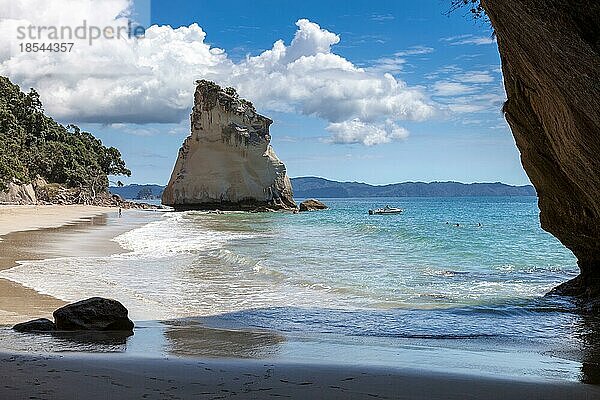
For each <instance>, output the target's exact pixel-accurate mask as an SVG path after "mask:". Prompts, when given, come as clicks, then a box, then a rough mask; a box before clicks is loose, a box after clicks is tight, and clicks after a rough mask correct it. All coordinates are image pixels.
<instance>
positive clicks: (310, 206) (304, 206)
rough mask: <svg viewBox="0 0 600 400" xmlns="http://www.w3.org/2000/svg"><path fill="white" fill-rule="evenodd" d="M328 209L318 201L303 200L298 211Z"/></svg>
mask: <svg viewBox="0 0 600 400" xmlns="http://www.w3.org/2000/svg"><path fill="white" fill-rule="evenodd" d="M327 208H328V207H327V206H326V205H325V204H324V203H322V202H320V201H319V200H315V199H308V200H304V201H303V202H302V203H300V207H299V209H300V211H316V210H326V209H327Z"/></svg>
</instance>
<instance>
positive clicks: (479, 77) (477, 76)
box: [454, 71, 494, 83]
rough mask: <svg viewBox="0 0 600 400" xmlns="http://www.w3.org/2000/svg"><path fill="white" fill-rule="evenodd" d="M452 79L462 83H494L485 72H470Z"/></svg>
mask: <svg viewBox="0 0 600 400" xmlns="http://www.w3.org/2000/svg"><path fill="white" fill-rule="evenodd" d="M454 79H456V80H457V81H459V82H463V83H490V82H493V81H494V77H493V76H492V75H490V73H489V72H487V71H470V72H466V73H464V74H460V75H455V76H454Z"/></svg>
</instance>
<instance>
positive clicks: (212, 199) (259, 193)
mask: <svg viewBox="0 0 600 400" xmlns="http://www.w3.org/2000/svg"><path fill="white" fill-rule="evenodd" d="M197 84H198V86H197V87H196V93H195V97H194V108H193V111H192V114H191V134H190V136H188V137H187V138H186V139H185V141H184V143H183V146H182V147H181V149H180V150H179V156H178V158H177V162H176V164H175V168H174V169H173V173H172V175H171V179H170V181H169V184H168V185H167V187H166V189H165V191H164V192H163V196H162V202H163V204H165V205H169V206H172V207H175V209H180V210H181V209H209V210H210V209H220V210H251V209H257V208H260V207H268V208H270V209H293V208H295V207H296V205H295V203H294V200H293V198H292V186H291V183H290V180H289V178H288V176H287V174H286V168H285V165H284V164H283V163H282V162H281V161H280V160H279V159H278V158H277V156H276V155H275V152H274V151H273V148H272V147H271V145H270V141H271V136H270V135H269V126H270V125H271V123H272V122H273V121H271V120H270V119H269V118H267V117H264V116H262V115H260V114H257V113H256V110H255V109H254V106H253V105H252V104H251V103H250V102H248V101H246V100H244V99H241V98H239V97H238V96H237V94H236V93H235V90H233V89H231V88H228V89H225V90H223V89H221V87H219V86H218V85H216V84H215V83H213V82H209V81H205V80H202V81H198V82H197Z"/></svg>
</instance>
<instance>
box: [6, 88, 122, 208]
mask: <svg viewBox="0 0 600 400" xmlns="http://www.w3.org/2000/svg"><path fill="white" fill-rule="evenodd" d="M109 175H126V176H130V175H131V171H130V170H129V169H127V167H126V165H125V162H124V161H123V159H122V158H121V153H120V152H119V150H118V149H116V148H115V147H106V146H104V145H103V144H102V141H100V139H98V138H96V137H94V135H93V134H91V133H89V132H86V131H83V130H81V129H80V128H79V127H77V126H75V125H68V126H63V125H61V124H59V123H58V122H56V121H55V120H54V119H52V118H51V117H49V116H47V115H45V114H44V108H43V106H42V102H41V101H40V96H39V94H38V93H37V92H36V91H35V89H30V90H29V92H27V93H24V92H22V91H21V89H20V88H19V86H17V85H15V84H13V83H12V82H11V81H10V80H9V79H8V78H6V77H0V190H2V189H5V188H6V186H7V185H8V184H9V183H16V184H28V183H31V182H33V181H34V180H36V179H37V178H42V179H43V180H44V181H45V182H48V183H51V184H58V185H60V186H63V187H65V188H72V189H78V190H79V193H80V194H81V196H79V197H80V198H82V199H94V198H95V197H96V196H97V195H98V194H99V193H104V192H106V189H107V188H108V185H109V180H108V176H109Z"/></svg>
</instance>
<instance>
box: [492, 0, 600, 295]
mask: <svg viewBox="0 0 600 400" xmlns="http://www.w3.org/2000/svg"><path fill="white" fill-rule="evenodd" d="M481 5H482V6H483V7H484V9H485V11H486V13H487V15H488V17H489V18H490V21H491V23H492V26H493V28H494V31H495V34H496V37H497V40H498V49H499V52H500V57H501V61H502V71H503V75H504V85H505V89H506V94H507V98H508V101H507V102H506V104H505V106H504V109H503V111H504V113H505V115H506V119H507V121H508V123H509V125H510V127H511V130H512V132H513V135H514V137H515V141H516V144H517V147H518V148H519V150H520V152H521V161H522V163H523V167H524V169H525V171H526V173H527V175H528V176H529V178H530V179H531V182H532V183H533V185H534V186H535V188H536V190H537V192H538V196H539V208H540V220H541V224H542V227H543V229H545V230H546V231H548V232H550V233H552V234H553V235H554V236H556V237H557V238H558V239H559V240H560V241H561V242H562V243H563V244H564V245H565V246H567V247H568V248H569V249H571V250H572V251H573V253H574V254H575V256H576V257H577V259H578V265H579V267H580V270H581V275H580V277H578V278H577V279H576V280H575V281H574V282H572V283H571V285H566V286H564V287H563V289H564V292H565V294H574V295H581V296H586V297H590V296H594V297H595V296H599V295H600V1H577V0H575V1H567V0H511V1H507V0H482V1H481Z"/></svg>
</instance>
